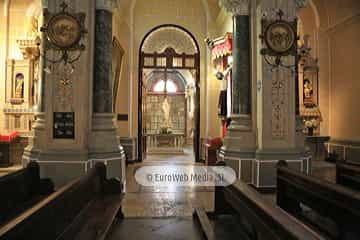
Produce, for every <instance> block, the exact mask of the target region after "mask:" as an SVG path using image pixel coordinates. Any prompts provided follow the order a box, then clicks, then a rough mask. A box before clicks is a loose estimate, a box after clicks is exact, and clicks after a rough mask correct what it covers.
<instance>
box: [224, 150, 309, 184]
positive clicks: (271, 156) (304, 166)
mask: <svg viewBox="0 0 360 240" xmlns="http://www.w3.org/2000/svg"><path fill="white" fill-rule="evenodd" d="M218 159H219V160H222V161H225V163H226V165H227V166H230V167H231V168H233V169H234V171H235V172H236V175H237V178H238V179H241V180H242V181H244V182H245V183H248V184H251V185H253V186H254V187H256V188H259V189H267V188H276V164H277V163H278V161H280V160H285V161H286V162H287V163H288V165H289V167H290V168H292V169H295V170H298V171H300V172H304V173H307V174H308V173H310V169H311V156H307V155H306V154H305V153H304V152H296V151H286V150H284V151H271V152H264V151H256V152H247V153H246V152H241V153H240V152H229V151H226V149H224V148H222V149H221V151H220V153H219V155H218Z"/></svg>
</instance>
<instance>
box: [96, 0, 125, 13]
mask: <svg viewBox="0 0 360 240" xmlns="http://www.w3.org/2000/svg"><path fill="white" fill-rule="evenodd" d="M119 1H120V0H96V9H97V10H107V11H110V12H112V10H113V9H114V8H117V7H118V3H119Z"/></svg>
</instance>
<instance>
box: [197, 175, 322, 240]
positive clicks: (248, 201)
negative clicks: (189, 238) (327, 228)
mask: <svg viewBox="0 0 360 240" xmlns="http://www.w3.org/2000/svg"><path fill="white" fill-rule="evenodd" d="M226 214H232V215H237V217H238V218H239V219H240V221H239V223H238V224H236V227H238V228H241V229H242V232H243V233H244V234H243V235H241V236H239V235H235V236H232V237H231V239H259V240H262V239H264V240H272V239H277V240H280V239H287V240H291V239H307V240H311V239H324V238H323V237H322V236H321V235H319V234H317V233H316V232H315V231H313V230H311V229H310V228H308V227H307V226H306V225H305V224H303V223H301V222H300V221H298V220H297V219H295V218H294V217H292V216H291V215H289V214H287V213H286V212H285V211H283V210H282V209H280V208H279V207H277V206H275V204H271V203H270V202H268V201H267V200H266V199H264V198H263V197H262V196H261V195H260V194H259V193H258V192H257V191H256V190H255V189H253V188H252V187H250V186H249V185H247V184H245V183H244V182H242V181H240V180H238V181H236V182H235V183H234V184H232V185H230V186H228V187H216V188H215V211H214V212H213V213H208V214H207V215H208V217H209V218H210V219H211V220H213V221H216V219H217V217H218V216H221V215H226ZM194 217H195V219H199V222H200V226H201V227H202V231H203V235H204V236H205V238H206V239H221V238H220V237H219V236H217V234H216V233H214V229H212V228H211V224H210V223H209V219H207V217H206V215H205V214H204V211H203V210H202V209H195V212H194Z"/></svg>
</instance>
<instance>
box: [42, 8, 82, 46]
mask: <svg viewBox="0 0 360 240" xmlns="http://www.w3.org/2000/svg"><path fill="white" fill-rule="evenodd" d="M48 37H49V40H50V41H51V42H52V43H53V44H54V45H56V46H57V47H59V48H70V47H72V46H75V45H76V44H77V43H78V42H79V41H80V39H81V26H80V23H79V22H78V21H77V19H76V18H75V17H73V16H71V15H68V14H62V15H57V16H55V17H53V18H52V19H51V20H50V21H49V23H48Z"/></svg>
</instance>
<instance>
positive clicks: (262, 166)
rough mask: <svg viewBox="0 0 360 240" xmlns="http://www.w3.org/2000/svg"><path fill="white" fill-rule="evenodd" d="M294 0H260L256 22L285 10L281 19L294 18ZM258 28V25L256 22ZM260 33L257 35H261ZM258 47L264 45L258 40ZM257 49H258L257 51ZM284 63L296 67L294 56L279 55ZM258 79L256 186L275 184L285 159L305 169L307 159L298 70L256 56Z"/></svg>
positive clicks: (274, 18) (308, 163) (254, 167)
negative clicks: (271, 64) (299, 105)
mask: <svg viewBox="0 0 360 240" xmlns="http://www.w3.org/2000/svg"><path fill="white" fill-rule="evenodd" d="M297 2H298V1H295V0H289V1H277V0H267V1H262V2H261V4H260V5H259V9H258V13H257V15H258V19H257V22H258V23H257V24H261V20H260V18H261V17H262V16H266V17H267V18H268V19H269V20H276V19H278V16H277V12H278V10H279V9H281V10H282V11H283V12H284V17H283V19H284V20H287V21H293V20H294V19H296V17H297V8H298V6H297ZM258 29H261V26H259V25H258ZM260 34H261V33H260V32H259V33H258V34H257V35H260ZM256 42H257V44H258V46H260V47H264V45H263V44H262V41H261V39H259V38H258V39H257V40H256ZM259 51H260V49H258V53H257V54H259ZM282 61H283V62H284V63H285V64H286V65H294V66H296V57H294V56H286V57H282ZM256 65H257V69H258V71H257V72H258V73H257V78H258V81H259V88H258V92H257V99H258V104H257V129H258V132H257V142H258V146H257V150H256V156H255V157H256V159H255V161H254V164H253V174H252V175H253V177H252V184H253V185H254V186H255V187H257V188H275V187H276V168H275V166H276V164H277V162H278V161H279V160H284V161H286V162H287V163H288V165H289V166H290V167H291V168H292V169H297V170H298V171H302V172H308V171H309V169H310V159H309V158H308V156H307V155H306V153H305V148H304V136H303V133H302V124H301V119H300V117H299V113H298V98H299V96H298V95H299V94H298V86H297V85H298V82H297V73H295V72H292V71H291V70H289V69H286V68H283V67H278V68H275V69H272V67H271V66H270V65H269V64H268V63H267V62H266V61H265V60H264V58H263V57H262V56H261V57H258V60H257V62H256Z"/></svg>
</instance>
